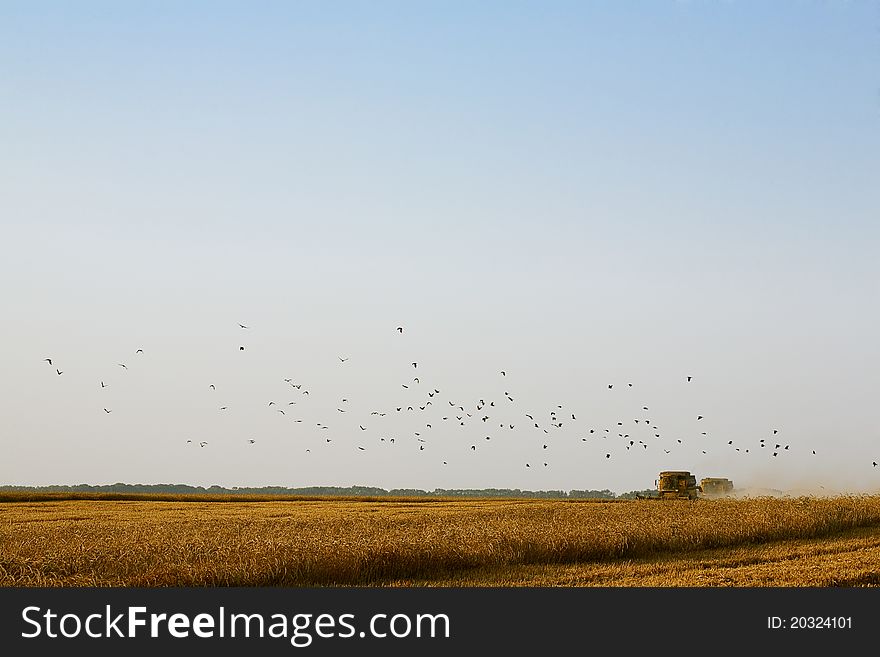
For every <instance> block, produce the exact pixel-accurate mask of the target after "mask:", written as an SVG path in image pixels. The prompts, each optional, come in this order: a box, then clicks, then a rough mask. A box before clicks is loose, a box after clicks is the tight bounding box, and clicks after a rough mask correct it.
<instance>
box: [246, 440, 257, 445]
mask: <svg viewBox="0 0 880 657" xmlns="http://www.w3.org/2000/svg"><path fill="white" fill-rule="evenodd" d="M248 442H249V443H250V444H251V445H253V444H254V443H255V442H257V441H256V440H254V439H253V438H248Z"/></svg>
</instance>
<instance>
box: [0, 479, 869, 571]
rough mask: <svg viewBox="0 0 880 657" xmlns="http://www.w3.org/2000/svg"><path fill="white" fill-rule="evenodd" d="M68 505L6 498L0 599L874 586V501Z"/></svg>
mask: <svg viewBox="0 0 880 657" xmlns="http://www.w3.org/2000/svg"><path fill="white" fill-rule="evenodd" d="M64 497H67V498H70V497H72V496H70V495H68V496H56V498H55V499H52V497H51V496H42V497H35V496H18V497H16V496H15V495H7V496H5V497H3V498H0V500H2V501H0V585H2V586H655V587H656V586H661V587H662V586H872V585H876V584H878V583H880V496H841V497H833V498H807V497H801V498H792V499H785V498H783V499H779V498H756V499H745V500H714V501H706V500H701V501H697V502H686V501H670V502H658V501H649V500H637V501H614V502H599V501H584V500H578V501H571V500H565V501H556V500H510V499H507V500H499V499H495V500H487V499H466V500H437V499H401V498H397V499H392V500H387V499H382V500H379V499H339V498H335V499H334V498H331V499H285V500H272V499H269V498H266V499H248V498H232V497H228V498H216V499H212V500H209V501H206V500H205V498H204V497H202V498H197V499H185V498H180V497H177V498H175V497H174V496H166V497H165V498H163V501H159V500H156V499H140V498H136V497H135V498H134V499H112V498H110V496H91V497H92V499H86V497H87V496H80V497H78V498H76V497H75V496H73V497H75V499H62V498H64ZM102 497H103V498H104V499H101V498H102ZM13 500H16V501H13Z"/></svg>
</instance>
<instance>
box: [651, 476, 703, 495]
mask: <svg viewBox="0 0 880 657" xmlns="http://www.w3.org/2000/svg"><path fill="white" fill-rule="evenodd" d="M702 492H703V489H702V488H701V487H700V486H697V478H696V477H695V476H694V475H692V474H691V473H690V472H688V471H687V470H666V471H664V472H661V473H660V479H658V480H657V497H659V498H660V499H661V500H695V499H697V498H698V497H700V495H701V493H702Z"/></svg>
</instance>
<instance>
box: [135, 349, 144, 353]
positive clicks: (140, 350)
mask: <svg viewBox="0 0 880 657" xmlns="http://www.w3.org/2000/svg"><path fill="white" fill-rule="evenodd" d="M134 353H136V354H142V353H144V350H143V349H138V350H137V351H136V352H134Z"/></svg>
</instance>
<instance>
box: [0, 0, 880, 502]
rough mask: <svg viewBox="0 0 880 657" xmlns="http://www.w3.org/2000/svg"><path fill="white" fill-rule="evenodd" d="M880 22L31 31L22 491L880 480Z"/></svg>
mask: <svg viewBox="0 0 880 657" xmlns="http://www.w3.org/2000/svg"><path fill="white" fill-rule="evenodd" d="M878 26H880V10H878V8H877V5H876V3H869V2H863V3H856V2H784V3H763V2H718V3H714V2H678V3H675V2H656V3H650V4H649V3H606V2H602V3H598V2H597V3H586V2H570V3H569V2H550V3H547V2H497V3H495V2H480V3H471V2H333V3H328V2H259V3H248V2H189V3H178V2H126V3H119V2H79V3H62V2H31V1H28V2H2V3H0V153H2V155H0V223H2V232H0V235H2V238H0V281H2V322H0V345H2V346H0V350H2V351H0V354H2V361H0V367H2V369H0V440H2V445H0V447H2V452H3V457H2V458H0V483H2V484H33V485H41V484H50V483H58V484H76V483H92V484H106V483H113V482H117V481H124V482H129V483H189V484H193V485H211V484H219V485H226V486H234V485H239V486H249V485H254V486H258V485H284V486H308V485H339V486H346V485H353V484H362V485H375V486H382V487H385V488H391V487H417V488H425V489H433V488H435V487H443V488H457V487H479V488H483V487H510V488H523V489H550V488H554V489H572V488H593V489H601V488H609V489H611V490H614V491H618V492H620V491H626V490H631V489H641V488H646V487H651V486H652V484H653V481H654V479H655V478H656V475H657V472H658V471H659V470H661V469H689V470H691V471H693V472H694V473H695V474H696V475H697V476H698V477H703V476H728V477H731V478H733V479H734V480H735V482H737V483H738V484H741V485H755V486H772V487H780V488H781V487H799V486H805V485H813V484H816V485H824V486H826V488H827V489H837V490H840V489H845V490H873V491H876V490H878V489H880V467H876V468H875V467H872V465H871V463H872V461H878V462H880V440H878V438H880V428H878V427H880V420H878V417H877V412H876V411H877V408H878V405H877V398H878V397H877V395H878V391H880V346H878V344H880V343H878V339H877V338H878V335H880V304H878V301H880V296H878V291H880V258H878V246H880V222H878V208H880V181H878V172H880V166H878V165H880V133H878V120H880V74H878V67H877V63H878V52H880V51H878V47H880V36H878ZM239 323H243V324H245V325H247V326H248V327H249V328H248V329H241V328H239ZM398 326H403V327H404V332H403V333H402V334H401V333H399V332H398V331H397V330H396V327H398ZM240 346H245V350H244V351H241V350H240V349H239V347H240ZM139 348H142V349H143V350H144V353H143V354H136V353H135V352H136V350H137V349H139ZM340 356H341V357H347V358H348V359H349V360H347V361H346V362H344V363H342V362H340V360H339V357H340ZM47 357H49V358H52V359H53V365H52V366H50V365H49V364H48V363H46V362H44V361H43V359H44V358H47ZM413 361H416V362H417V363H418V366H417V367H416V368H413V366H412V365H411V363H412V362H413ZM118 363H124V364H126V365H127V369H123V368H122V367H120V366H119V365H118ZM56 366H57V368H58V369H60V370H61V371H63V374H62V375H60V376H59V375H57V374H56V372H55V368H56ZM502 369H503V370H505V371H506V373H507V374H506V376H501V374H500V370H502ZM688 375H690V376H692V377H693V380H692V381H691V382H690V383H688V382H687V381H686V377H687V376H688ZM414 377H418V378H419V382H418V383H417V382H415V381H414V380H413V378H414ZM285 378H290V379H292V383H296V384H299V385H301V386H302V388H300V389H297V388H293V387H291V385H290V384H288V383H286V382H285V381H284V379H285ZM101 381H103V382H104V383H105V384H106V385H107V386H108V387H106V388H102V387H101ZM630 383H631V384H632V386H631V387H630V386H629V385H628V384H630ZM211 384H214V385H215V387H216V390H214V389H211V388H210V387H209V386H210V385H211ZM404 384H405V385H408V386H409V387H408V388H406V389H405V388H403V387H402V386H403V385H404ZM609 384H613V386H614V387H613V388H612V389H609V388H608V385H609ZM434 389H438V390H440V393H437V394H435V396H434V397H433V398H429V397H428V396H427V393H428V392H429V391H433V390H434ZM303 390H309V391H310V394H309V395H304V394H302V391H303ZM505 393H509V394H510V396H511V397H513V399H514V401H513V402H510V401H509V400H508V399H507V397H506V395H505ZM343 398H345V399H347V400H348V401H345V402H343V401H342V399H343ZM480 399H483V400H484V401H485V402H486V406H485V407H484V408H483V409H482V410H480V411H478V410H476V409H475V405H476V404H478V401H479V400H480ZM428 400H430V401H432V402H433V403H432V404H431V405H426V409H425V410H424V411H422V410H420V409H419V406H420V405H425V402H426V401H428ZM450 400H451V401H453V402H455V405H456V406H455V408H453V407H451V406H450V405H449V403H448V402H449V401H450ZM270 401H274V402H275V404H274V405H272V406H269V402H270ZM492 401H494V403H495V406H490V405H489V402H492ZM289 402H296V403H295V404H290V403H289ZM459 405H461V406H464V408H465V411H466V412H469V413H471V414H472V415H473V417H469V416H466V415H463V413H462V411H460V410H459V409H458V406H459ZM557 405H562V406H563V408H561V409H560V408H558V406H557ZM221 406H227V407H228V408H227V410H225V411H221V410H220V407H221ZM398 406H400V407H402V408H403V410H402V411H401V412H397V411H396V410H395V409H396V407H398ZM407 406H413V407H414V409H415V410H414V411H408V410H407ZM644 406H647V407H648V409H649V410H648V411H644V410H642V408H643V407H644ZM104 408H107V409H110V410H111V411H112V412H111V413H105V412H104V410H103V409H104ZM337 408H343V409H344V410H346V412H345V413H342V412H339V411H338V410H337ZM279 409H281V410H284V414H281V413H279V412H278V410H279ZM551 410H555V411H556V416H557V418H558V419H559V421H561V422H562V423H563V426H562V427H561V428H559V427H552V426H550V411H551ZM373 411H377V412H382V413H386V415H384V416H381V415H371V413H372V412H373ZM526 413H529V414H531V415H533V416H534V418H535V422H538V423H539V425H540V427H539V428H535V427H534V423H533V422H531V421H530V420H529V419H528V418H526V417H525V414H526ZM572 413H573V414H575V416H576V419H574V420H572V419H571V414H572ZM484 415H489V416H490V419H489V420H487V421H486V422H483V421H482V420H481V418H482V417H483V416H484ZM698 415H703V416H704V418H703V419H702V420H697V419H696V418H697V416H698ZM444 416H445V417H448V418H449V419H448V420H443V419H442V417H444ZM456 416H462V417H463V418H464V421H465V425H464V426H461V424H460V423H459V421H458V420H457V419H455V418H456ZM297 419H301V420H302V422H299V423H297V422H295V420H297ZM636 419H639V420H640V422H639V423H638V424H636V423H635V422H634V420H636ZM645 420H650V424H649V425H647V426H646V424H645ZM617 422H622V423H623V424H622V425H621V426H618V425H617ZM317 423H322V424H324V425H327V426H329V427H330V428H329V429H327V430H322V429H321V428H320V427H318V426H317ZM502 423H503V424H504V426H505V428H503V429H502V428H501V427H500V426H499V424H502ZM427 424H431V425H432V426H431V427H430V428H429V427H427V426H426V425H427ZM510 424H513V425H514V429H510V428H509V425H510ZM360 425H362V426H364V427H365V428H366V430H361V429H360ZM653 426H657V427H658V429H657V430H654V429H652V428H651V427H653ZM606 428H607V429H609V432H608V433H607V434H606V432H605V431H604V430H605V429H606ZM774 428H775V429H778V431H779V433H778V434H777V435H776V436H773V435H772V430H773V429H774ZM544 429H547V431H548V433H544ZM590 429H594V431H595V433H593V434H590V433H589V430H590ZM704 431H705V432H706V433H707V434H708V435H707V436H703V435H701V434H702V432H704ZM416 432H418V433H419V434H420V435H419V436H416V435H415V433H416ZM618 433H623V434H629V437H628V438H626V439H623V438H621V437H619V436H618V435H617V434H618ZM655 433H659V434H660V435H661V437H660V438H655V436H654V434H655ZM487 435H488V436H490V437H491V440H486V436H487ZM605 435H608V436H610V437H608V438H604V437H603V436H605ZM328 437H329V438H330V439H331V441H332V442H330V443H327V442H326V438H328ZM380 437H385V438H386V441H385V442H382V441H380ZM390 438H395V443H394V444H391V443H390V442H389V441H390ZM583 438H587V440H586V441H584V440H582V439H583ZM760 438H765V439H766V441H767V444H768V445H769V448H766V449H761V448H760V447H759V444H760V443H759V439H760ZM188 439H189V440H192V441H193V443H189V444H188V443H186V441H187V440H188ZM249 439H253V440H255V441H256V442H255V443H253V444H250V443H248V440H249ZM419 439H422V440H424V441H425V442H420V441H419ZM678 439H681V440H682V443H678V442H677V441H678ZM202 440H204V441H207V442H208V445H206V446H205V447H203V448H200V447H199V446H198V442H199V441H202ZM629 440H636V441H638V440H642V441H643V442H645V443H646V444H647V445H648V448H647V449H644V448H643V447H642V446H641V445H640V444H639V443H638V442H636V443H635V445H634V447H633V448H632V449H630V450H627V449H625V446H626V445H628V444H629ZM730 440H732V441H733V445H728V441H730ZM777 442H778V443H780V444H782V445H790V448H789V449H788V450H785V449H784V447H782V448H780V450H778V451H779V452H780V454H779V456H778V457H776V458H773V457H772V456H771V452H772V446H773V445H774V444H775V443H777ZM544 444H547V445H548V447H547V448H546V449H544V448H543V445H544ZM471 445H475V446H476V450H472V449H471ZM358 446H362V447H364V448H365V449H364V450H359V449H358ZM420 446H421V447H424V449H423V450H420V449H419V447H420ZM737 447H739V448H740V451H739V452H737V451H736V448H737ZM307 449H309V450H310V451H309V452H306V450H307ZM745 449H749V450H750V451H749V453H746V452H745ZM666 450H669V453H666ZM813 450H815V451H816V455H813V454H812V451H813ZM703 451H706V454H703V453H702V452H703ZM608 453H610V454H611V458H606V457H605V455H606V454H608ZM443 461H446V462H447V463H446V465H444V464H443ZM545 462H547V463H548V465H547V466H544V465H543V464H544V463H545ZM526 463H529V464H530V466H531V467H529V468H526V467H525V464H526Z"/></svg>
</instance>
